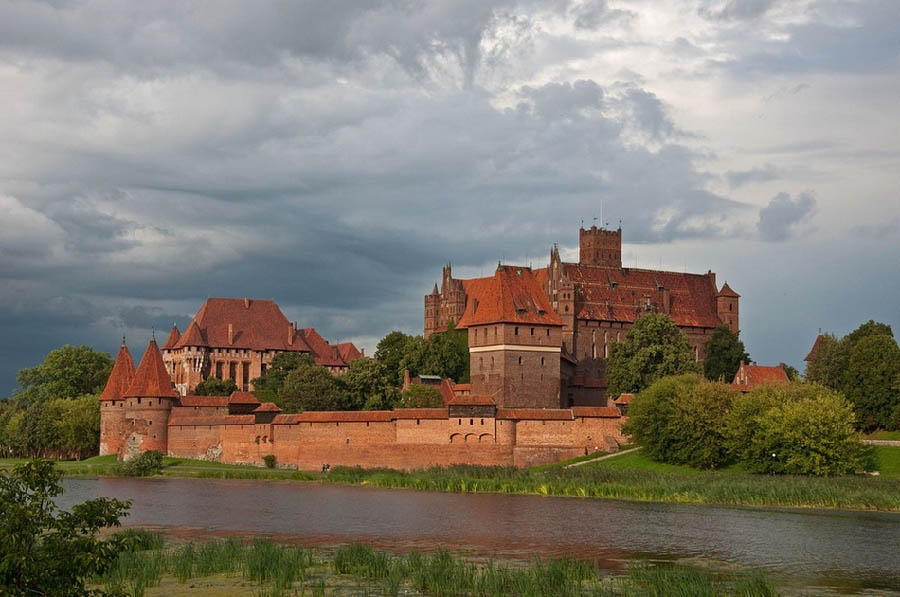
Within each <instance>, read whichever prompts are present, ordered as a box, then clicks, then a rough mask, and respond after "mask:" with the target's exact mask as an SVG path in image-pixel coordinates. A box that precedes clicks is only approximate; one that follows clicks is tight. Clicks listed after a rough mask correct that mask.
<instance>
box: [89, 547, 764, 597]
mask: <svg viewBox="0 0 900 597" xmlns="http://www.w3.org/2000/svg"><path fill="white" fill-rule="evenodd" d="M211 576H218V577H220V581H219V583H218V586H219V588H220V589H225V588H228V589H234V588H237V587H243V586H246V583H250V584H251V585H252V587H253V589H252V590H253V594H254V595H290V594H301V595H302V594H306V591H307V589H309V590H310V592H311V593H312V594H313V595H316V594H324V593H326V592H328V593H330V594H345V593H347V592H352V593H353V594H378V593H380V594H382V595H399V594H401V593H402V594H408V593H410V592H415V593H416V594H425V595H436V596H450V595H480V596H486V597H488V596H501V595H519V596H522V597H538V596H543V595H557V596H560V597H566V596H573V597H574V596H587V595H603V596H609V597H631V596H637V595H675V596H678V595H684V596H687V595H711V596H712V595H740V596H746V597H768V596H771V595H777V594H778V591H777V588H776V587H775V585H773V584H772V583H771V581H769V580H768V579H767V578H765V577H763V576H761V575H759V574H756V573H746V572H735V571H729V572H714V571H710V570H700V569H694V568H688V567H684V566H675V565H658V566H651V565H648V564H646V563H640V562H637V563H634V564H633V565H630V566H629V569H628V570H627V572H626V574H624V575H621V576H616V577H607V576H603V575H601V574H600V571H599V570H598V568H597V566H596V565H595V564H594V563H592V562H589V561H583V560H577V559H572V558H561V559H551V560H544V559H535V560H533V561H531V562H496V561H493V560H489V561H487V562H478V563H475V562H473V561H469V560H466V559H464V558H461V557H459V556H456V555H453V554H451V553H448V552H444V551H439V552H437V553H431V554H423V553H418V552H409V553H403V554H394V553H388V552H384V551H379V550H375V549H373V548H371V547H368V546H365V545H361V544H353V545H346V546H342V547H339V548H338V549H337V550H336V551H334V552H333V553H326V552H323V551H313V550H309V549H304V548H298V547H290V546H283V545H279V544H276V543H273V542H272V541H269V540H259V539H258V540H255V541H253V542H252V543H249V544H247V543H242V542H241V541H239V540H238V539H228V540H226V541H214V542H210V543H204V544H193V543H187V544H184V545H181V546H178V547H173V548H168V549H166V548H157V549H149V550H141V551H129V552H125V553H121V554H120V555H119V557H118V559H117V561H116V562H115V564H114V565H113V566H112V567H111V569H110V570H108V571H107V572H106V573H105V574H104V575H102V576H100V577H98V578H96V579H95V584H96V586H97V587H104V588H106V589H107V590H110V591H114V592H121V593H125V594H128V595H132V596H134V597H141V596H142V595H144V594H145V593H147V592H153V593H157V594H163V592H165V594H172V592H173V589H174V592H175V593H177V594H181V593H189V592H192V591H191V589H193V588H195V587H197V586H199V585H201V584H202V583H200V582H198V580H199V579H203V578H206V577H211ZM166 579H174V581H175V583H177V584H176V585H175V586H174V587H173V586H171V585H172V582H171V581H169V582H168V583H167V584H168V585H169V588H168V589H165V590H163V589H162V588H160V589H158V590H154V587H159V586H160V585H161V583H163V582H164V581H165V580H166ZM244 593H245V594H246V592H244Z"/></svg>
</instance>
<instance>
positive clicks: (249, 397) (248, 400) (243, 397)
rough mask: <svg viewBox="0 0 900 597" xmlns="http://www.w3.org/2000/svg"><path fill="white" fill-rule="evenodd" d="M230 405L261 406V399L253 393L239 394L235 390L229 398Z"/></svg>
mask: <svg viewBox="0 0 900 597" xmlns="http://www.w3.org/2000/svg"><path fill="white" fill-rule="evenodd" d="M228 404H259V398H257V397H256V396H254V395H253V393H252V392H239V391H237V390H235V391H234V392H232V393H231V396H229V397H228Z"/></svg>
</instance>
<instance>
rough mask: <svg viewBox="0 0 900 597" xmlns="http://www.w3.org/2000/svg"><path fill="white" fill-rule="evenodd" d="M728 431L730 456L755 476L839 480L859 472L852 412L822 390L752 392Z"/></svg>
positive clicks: (787, 387)
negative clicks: (735, 457)
mask: <svg viewBox="0 0 900 597" xmlns="http://www.w3.org/2000/svg"><path fill="white" fill-rule="evenodd" d="M727 428H728V435H729V445H730V447H731V449H732V452H733V454H735V455H736V456H737V457H738V458H740V460H741V462H743V463H744V465H745V466H746V467H747V469H748V470H750V471H753V472H759V473H773V474H799V475H842V474H846V473H851V472H854V471H856V470H859V469H860V468H861V466H862V456H863V447H862V443H861V442H860V437H859V433H858V432H857V431H856V417H855V415H854V412H853V408H852V407H851V406H850V403H849V402H847V400H845V399H844V397H843V396H841V395H840V394H838V393H837V392H834V391H833V390H829V389H828V388H825V387H823V386H819V385H815V384H779V385H771V386H762V387H760V388H756V389H754V390H753V391H752V392H750V393H749V394H748V395H747V396H744V397H742V398H741V399H739V400H738V401H737V404H736V406H735V408H734V409H733V410H732V412H731V413H730V415H729V417H728V423H727Z"/></svg>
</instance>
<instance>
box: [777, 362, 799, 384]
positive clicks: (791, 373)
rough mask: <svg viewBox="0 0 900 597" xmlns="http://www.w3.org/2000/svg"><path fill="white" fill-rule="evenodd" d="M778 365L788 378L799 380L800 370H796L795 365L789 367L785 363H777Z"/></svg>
mask: <svg viewBox="0 0 900 597" xmlns="http://www.w3.org/2000/svg"><path fill="white" fill-rule="evenodd" d="M778 365H779V366H780V367H781V368H782V369H784V372H785V374H786V375H787V376H788V379H789V380H791V381H800V372H799V371H797V368H796V367H791V366H790V365H788V364H787V363H778Z"/></svg>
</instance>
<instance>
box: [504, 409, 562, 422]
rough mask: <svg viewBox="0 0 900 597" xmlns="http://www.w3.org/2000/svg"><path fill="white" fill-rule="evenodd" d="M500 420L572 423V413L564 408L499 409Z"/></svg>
mask: <svg viewBox="0 0 900 597" xmlns="http://www.w3.org/2000/svg"><path fill="white" fill-rule="evenodd" d="M497 418H498V419H511V420H518V421H522V420H532V421H571V420H572V418H573V416H572V411H571V410H570V409H567V408H565V409H562V408H498V409H497Z"/></svg>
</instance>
